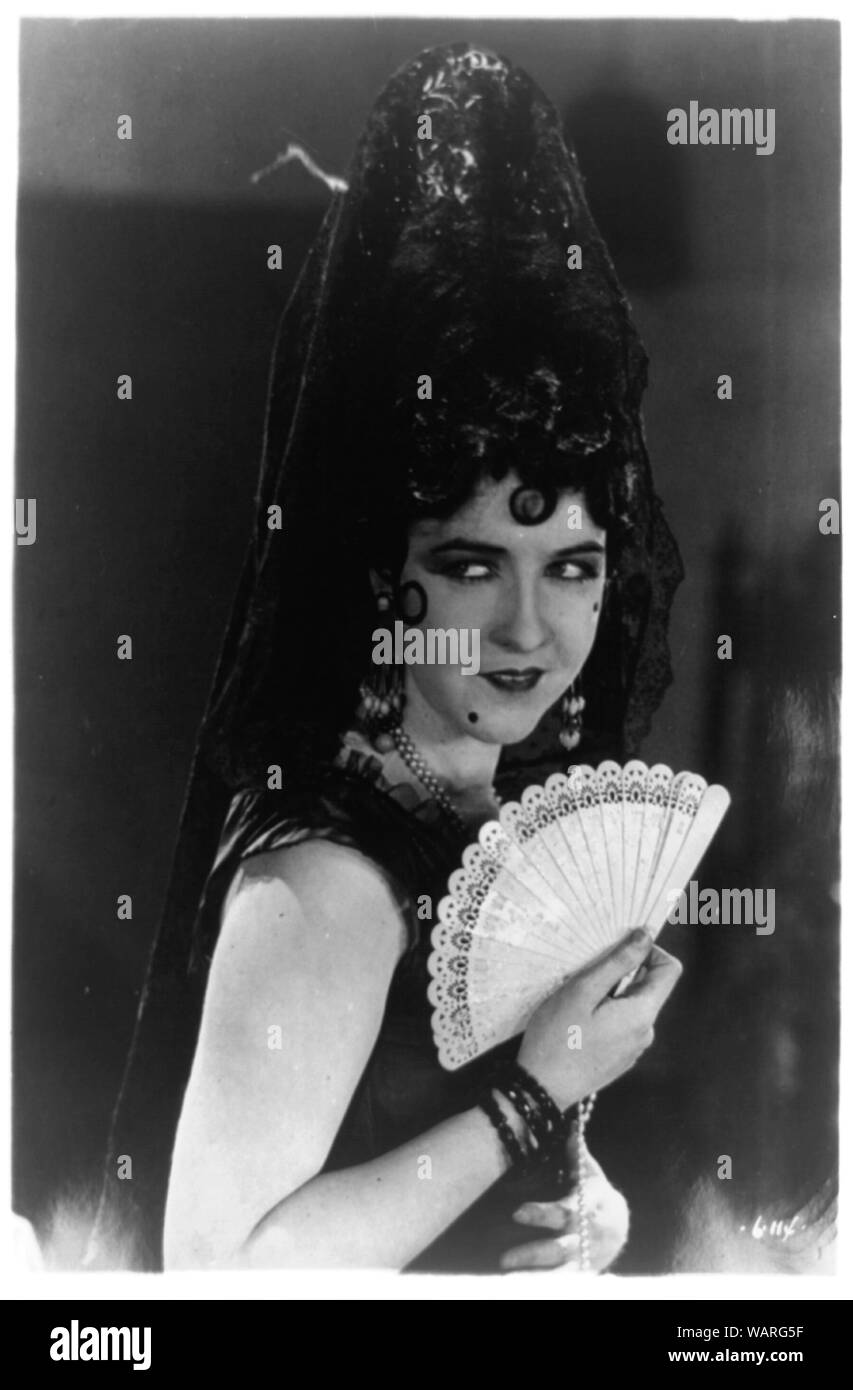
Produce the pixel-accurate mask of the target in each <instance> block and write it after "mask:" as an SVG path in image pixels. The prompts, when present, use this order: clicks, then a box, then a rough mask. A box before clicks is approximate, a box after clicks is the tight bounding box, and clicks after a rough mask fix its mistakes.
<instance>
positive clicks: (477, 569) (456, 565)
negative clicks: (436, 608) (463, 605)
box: [442, 560, 494, 584]
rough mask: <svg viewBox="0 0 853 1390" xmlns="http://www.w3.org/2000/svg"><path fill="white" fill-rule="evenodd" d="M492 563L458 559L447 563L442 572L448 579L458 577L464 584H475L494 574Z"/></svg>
mask: <svg viewBox="0 0 853 1390" xmlns="http://www.w3.org/2000/svg"><path fill="white" fill-rule="evenodd" d="M493 572H494V571H493V570H492V567H491V565H486V564H484V563H483V561H482V560H456V561H454V562H453V563H452V564H449V565H445V567H444V568H443V570H442V574H444V575H446V577H447V578H448V579H458V580H460V581H461V582H462V583H463V584H473V583H476V582H477V581H478V580H480V579H490V578H491V577H492V574H493Z"/></svg>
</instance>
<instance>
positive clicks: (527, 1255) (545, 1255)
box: [500, 1236, 577, 1271]
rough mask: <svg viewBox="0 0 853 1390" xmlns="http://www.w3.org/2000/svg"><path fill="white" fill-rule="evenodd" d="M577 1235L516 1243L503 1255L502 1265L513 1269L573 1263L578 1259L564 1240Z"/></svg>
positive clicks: (540, 1267) (552, 1266) (503, 1267)
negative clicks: (565, 1244) (525, 1243)
mask: <svg viewBox="0 0 853 1390" xmlns="http://www.w3.org/2000/svg"><path fill="white" fill-rule="evenodd" d="M573 1239H575V1237H572V1236H564V1237H563V1239H562V1240H534V1241H531V1242H530V1244H529V1245H515V1246H513V1248H512V1250H507V1251H506V1252H505V1253H504V1254H503V1255H501V1260H500V1267H501V1269H503V1270H507V1271H509V1270H513V1269H556V1268H557V1267H558V1266H559V1265H565V1264H571V1263H572V1262H573V1261H575V1260H576V1259H577V1257H576V1255H574V1254H573V1252H572V1251H571V1250H567V1249H566V1248H565V1246H564V1243H563V1242H564V1241H566V1240H573Z"/></svg>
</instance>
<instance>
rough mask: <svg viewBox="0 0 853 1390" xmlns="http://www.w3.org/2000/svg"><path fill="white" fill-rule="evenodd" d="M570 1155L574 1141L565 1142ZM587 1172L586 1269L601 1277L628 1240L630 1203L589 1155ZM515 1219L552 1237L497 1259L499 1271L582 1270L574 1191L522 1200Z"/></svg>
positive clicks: (575, 1194)
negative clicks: (554, 1197)
mask: <svg viewBox="0 0 853 1390" xmlns="http://www.w3.org/2000/svg"><path fill="white" fill-rule="evenodd" d="M568 1142H569V1145H570V1149H571V1151H572V1152H576V1150H575V1142H576V1141H575V1139H574V1138H570V1139H569V1141H568ZM584 1171H585V1173H586V1187H585V1191H586V1210H587V1218H588V1219H587V1229H588V1232H589V1269H590V1271H591V1272H592V1273H594V1274H600V1273H601V1272H602V1271H603V1270H605V1269H607V1268H608V1266H609V1265H611V1264H612V1263H613V1261H614V1260H615V1259H616V1256H617V1255H618V1254H619V1251H620V1250H621V1249H622V1247H623V1246H624V1244H625V1241H626V1240H627V1239H628V1203H627V1202H626V1201H625V1198H624V1197H623V1196H622V1193H621V1192H617V1191H616V1188H615V1187H613V1186H612V1185H611V1184H610V1183H609V1182H608V1180H607V1178H606V1177H605V1175H604V1172H603V1170H602V1167H601V1165H600V1163H597V1162H596V1160H595V1159H594V1158H593V1157H592V1155H591V1154H589V1156H588V1158H587V1160H586V1163H585V1164H584ZM513 1220H514V1221H517V1222H518V1224H519V1225H520V1226H539V1227H545V1228H546V1229H547V1230H548V1231H550V1232H552V1234H551V1235H548V1236H541V1237H540V1238H539V1239H537V1240H533V1241H530V1242H529V1243H528V1244H526V1245H516V1246H513V1247H512V1249H511V1250H507V1252H506V1254H504V1255H502V1256H501V1261H500V1267H501V1269H502V1270H514V1269H557V1268H558V1267H560V1266H567V1267H569V1268H570V1269H572V1270H573V1271H578V1270H580V1267H581V1254H580V1234H579V1231H580V1217H579V1213H578V1191H577V1187H575V1188H574V1189H573V1190H572V1192H571V1193H570V1194H569V1196H567V1197H565V1198H563V1199H561V1200H560V1201H557V1202H525V1203H524V1204H523V1205H522V1206H520V1207H519V1208H518V1209H517V1210H516V1211H515V1212H513Z"/></svg>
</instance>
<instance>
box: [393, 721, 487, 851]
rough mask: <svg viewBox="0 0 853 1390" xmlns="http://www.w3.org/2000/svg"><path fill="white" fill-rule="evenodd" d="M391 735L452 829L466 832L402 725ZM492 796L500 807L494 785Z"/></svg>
mask: <svg viewBox="0 0 853 1390" xmlns="http://www.w3.org/2000/svg"><path fill="white" fill-rule="evenodd" d="M391 737H392V738H393V740H394V747H395V748H396V749H397V752H398V753H399V754H400V757H401V758H402V760H403V762H404V763H405V764H406V767H407V768H408V769H409V771H410V772H412V773H414V775H415V777H417V779H418V781H419V782H420V784H421V786H422V787H423V788H424V789H425V790H426V791H428V792H429V794H430V796H431V797H433V799H434V800H435V802H436V805H437V806H438V807H439V809H440V810H441V812H442V813H443V814H444V816H446V818H447V819H448V820H449V821H450V822H451V824H452V825H453V827H454V829H456V830H458V831H459V832H460V833H462V834H464V833H466V832H467V831H468V829H469V827H468V825H467V824H466V822H465V820H464V819H463V817H462V816H460V814H459V812H458V811H457V809H456V807H455V806H454V804H453V802H452V801H451V799H450V797H449V796H448V794H447V792H446V791H445V790H444V788H443V787H442V786H441V785H440V783H439V781H438V778H437V777H436V776H435V773H434V772H432V771H430V769H429V768H428V767H427V765H426V763H425V762H424V760H423V758H422V757H421V755H420V753H419V752H418V750H417V748H416V747H415V745H414V743H413V742H412V739H411V738H410V737H409V735H408V734H407V733H406V731H405V729H404V728H403V727H402V725H399V724H398V725H397V726H396V728H394V729H392V730H391ZM492 796H493V797H494V800H495V804H496V805H497V806H498V807H500V805H501V798H500V797H499V796H498V794H497V792H496V791H495V789H494V787H493V788H492Z"/></svg>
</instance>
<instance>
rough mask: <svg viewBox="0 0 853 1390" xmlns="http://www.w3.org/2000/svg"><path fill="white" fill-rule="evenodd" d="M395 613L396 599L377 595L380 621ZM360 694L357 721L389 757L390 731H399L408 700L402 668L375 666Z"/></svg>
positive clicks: (361, 687)
mask: <svg viewBox="0 0 853 1390" xmlns="http://www.w3.org/2000/svg"><path fill="white" fill-rule="evenodd" d="M392 609H393V599H392V596H391V594H390V592H388V591H387V590H386V591H385V592H383V593H381V594H379V595H378V597H377V599H376V610H377V612H378V614H379V616H380V617H382V618H387V617H388V615H389V614H390V613H391V611H392ZM358 693H359V696H360V698H361V704H360V705H359V707H358V713H357V715H356V718H357V719H358V721H359V723H361V724H362V725H363V726H364V728H365V729H366V731H367V735H368V738H369V739H370V741H371V743H372V744H373V746H374V748H375V749H376V751H377V752H378V753H390V752H391V749H392V748H393V747H394V740H393V738H392V737H391V730H392V729H396V728H397V727H398V726H399V724H400V722H401V720H402V717H403V705H404V703H405V699H406V696H405V693H404V690H403V676H402V672H401V670H400V668H399V666H395V665H394V664H393V663H387V664H383V665H377V664H375V663H373V662H372V663H371V666H370V670H369V672H368V674H367V675H366V676H365V677H364V680H363V681H362V682H361V685H360V686H359V688H358Z"/></svg>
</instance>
